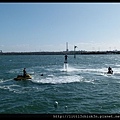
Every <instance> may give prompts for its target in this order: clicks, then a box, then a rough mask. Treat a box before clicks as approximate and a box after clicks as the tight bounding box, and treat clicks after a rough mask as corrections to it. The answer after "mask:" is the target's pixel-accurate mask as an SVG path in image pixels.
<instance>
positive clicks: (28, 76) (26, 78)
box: [14, 74, 32, 80]
mask: <svg viewBox="0 0 120 120" xmlns="http://www.w3.org/2000/svg"><path fill="white" fill-rule="evenodd" d="M28 79H32V77H31V75H29V74H26V76H25V77H24V76H23V75H18V76H17V77H16V78H14V80H28Z"/></svg>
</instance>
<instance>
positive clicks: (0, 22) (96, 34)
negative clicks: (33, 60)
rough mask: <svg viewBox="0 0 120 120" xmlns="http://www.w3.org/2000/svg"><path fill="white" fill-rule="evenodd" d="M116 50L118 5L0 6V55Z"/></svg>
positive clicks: (119, 28)
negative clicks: (0, 52) (1, 52)
mask: <svg viewBox="0 0 120 120" xmlns="http://www.w3.org/2000/svg"><path fill="white" fill-rule="evenodd" d="M67 42H68V49H69V51H71V50H74V45H76V46H77V48H76V51H77V50H87V51H98V50H99V51H106V50H120V3H79V2H78V3H0V50H2V51H3V52H40V51H65V50H66V43H67Z"/></svg>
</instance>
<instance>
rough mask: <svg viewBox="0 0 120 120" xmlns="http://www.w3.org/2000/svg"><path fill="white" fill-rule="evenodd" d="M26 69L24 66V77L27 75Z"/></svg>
mask: <svg viewBox="0 0 120 120" xmlns="http://www.w3.org/2000/svg"><path fill="white" fill-rule="evenodd" d="M26 74H27V73H26V70H25V68H24V70H23V77H26Z"/></svg>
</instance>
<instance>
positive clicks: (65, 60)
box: [64, 54, 68, 63]
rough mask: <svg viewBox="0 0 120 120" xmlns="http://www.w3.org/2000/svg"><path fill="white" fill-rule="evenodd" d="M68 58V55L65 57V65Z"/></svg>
mask: <svg viewBox="0 0 120 120" xmlns="http://www.w3.org/2000/svg"><path fill="white" fill-rule="evenodd" d="M67 57H68V56H67V54H66V55H65V62H64V63H67Z"/></svg>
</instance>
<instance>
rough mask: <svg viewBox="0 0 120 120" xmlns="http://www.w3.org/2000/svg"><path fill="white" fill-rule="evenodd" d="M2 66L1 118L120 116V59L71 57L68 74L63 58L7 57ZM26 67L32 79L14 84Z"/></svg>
mask: <svg viewBox="0 0 120 120" xmlns="http://www.w3.org/2000/svg"><path fill="white" fill-rule="evenodd" d="M0 63H1V64H0V113H1V114H3V113H10V114H16V113H17V114H19V113H20V114H47V113H50V114H57V113H58V114H59V113H68V114H71V113H78V114H79V113H80V114H88V113H90V114H97V113H100V114H103V113H105V114H114V113H118V114H119V113H120V55H77V56H76V59H75V58H74V56H73V55H68V64H67V71H66V69H65V66H64V56H63V55H16V56H15V55H11V56H9V55H7V56H0ZM109 66H110V67H112V69H113V71H114V74H113V75H107V74H106V72H107V68H108V67H109ZM24 67H25V68H26V71H27V73H29V74H31V76H32V79H31V80H27V81H15V80H13V79H14V78H15V77H16V76H17V75H20V74H22V70H23V68H24ZM41 74H43V76H41ZM55 102H57V103H58V104H57V105H56V106H55Z"/></svg>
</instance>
